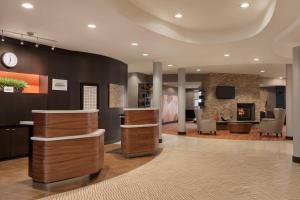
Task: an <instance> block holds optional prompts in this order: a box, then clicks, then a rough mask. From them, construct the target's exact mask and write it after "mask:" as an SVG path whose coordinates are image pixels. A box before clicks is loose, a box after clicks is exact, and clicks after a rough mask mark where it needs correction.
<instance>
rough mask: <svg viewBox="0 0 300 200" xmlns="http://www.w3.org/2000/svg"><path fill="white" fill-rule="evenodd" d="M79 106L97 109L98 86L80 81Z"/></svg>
mask: <svg viewBox="0 0 300 200" xmlns="http://www.w3.org/2000/svg"><path fill="white" fill-rule="evenodd" d="M80 108H81V109H82V110H94V109H99V86H98V84H95V83H80Z"/></svg>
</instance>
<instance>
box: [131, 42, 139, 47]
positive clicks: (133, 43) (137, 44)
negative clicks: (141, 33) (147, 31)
mask: <svg viewBox="0 0 300 200" xmlns="http://www.w3.org/2000/svg"><path fill="white" fill-rule="evenodd" d="M131 46H139V43H137V42H132V43H131Z"/></svg>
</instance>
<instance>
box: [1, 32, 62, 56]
mask: <svg viewBox="0 0 300 200" xmlns="http://www.w3.org/2000/svg"><path fill="white" fill-rule="evenodd" d="M0 31H1V32H0V37H1V41H2V42H5V37H12V38H16V39H18V38H19V40H20V45H22V46H23V45H24V44H25V42H27V41H28V42H30V43H35V44H34V46H35V48H39V46H40V45H42V44H45V45H49V44H51V46H50V45H49V48H50V49H51V50H52V51H54V49H55V48H56V44H57V41H55V40H51V39H47V38H42V37H39V36H37V35H36V34H35V33H34V32H27V33H19V32H15V31H9V30H4V29H0ZM4 33H5V36H4Z"/></svg>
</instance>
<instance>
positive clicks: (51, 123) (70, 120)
mask: <svg viewBox="0 0 300 200" xmlns="http://www.w3.org/2000/svg"><path fill="white" fill-rule="evenodd" d="M32 112H33V121H34V128H33V135H34V136H36V137H59V136H68V135H81V134H87V133H92V132H94V131H96V130H97V129H98V110H94V111H93V110H92V111H85V112H84V111H73V112H72V111H56V112H55V111H32Z"/></svg>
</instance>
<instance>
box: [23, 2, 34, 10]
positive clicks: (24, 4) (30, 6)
mask: <svg viewBox="0 0 300 200" xmlns="http://www.w3.org/2000/svg"><path fill="white" fill-rule="evenodd" d="M22 7H23V8H26V9H32V8H33V5H32V4H31V3H22Z"/></svg>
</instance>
